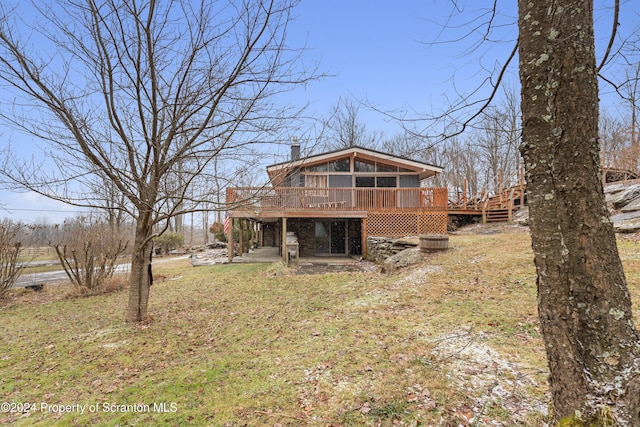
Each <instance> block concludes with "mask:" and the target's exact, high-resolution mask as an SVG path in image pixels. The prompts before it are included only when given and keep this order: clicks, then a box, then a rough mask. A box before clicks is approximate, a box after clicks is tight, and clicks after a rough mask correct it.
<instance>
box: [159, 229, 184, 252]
mask: <svg viewBox="0 0 640 427" xmlns="http://www.w3.org/2000/svg"><path fill="white" fill-rule="evenodd" d="M183 244H184V236H183V235H182V234H180V233H175V232H168V233H163V234H161V235H160V236H158V237H155V238H154V239H153V245H154V246H155V247H156V248H160V249H161V250H162V252H163V253H165V254H168V253H169V252H170V251H172V250H174V249H177V248H179V247H180V246H182V245H183Z"/></svg>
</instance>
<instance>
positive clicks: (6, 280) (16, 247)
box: [0, 218, 26, 299]
mask: <svg viewBox="0 0 640 427" xmlns="http://www.w3.org/2000/svg"><path fill="white" fill-rule="evenodd" d="M25 231H26V227H25V226H24V225H23V224H22V223H19V222H13V221H11V220H10V219H6V218H5V219H3V220H2V221H1V222H0V299H2V298H4V297H5V296H6V295H7V291H8V290H9V288H11V287H13V285H14V283H15V282H16V280H17V279H18V277H19V276H20V273H21V271H22V269H23V268H24V265H25V264H24V263H21V262H20V260H19V257H20V252H21V250H22V239H23V238H24V237H25Z"/></svg>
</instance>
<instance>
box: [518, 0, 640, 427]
mask: <svg viewBox="0 0 640 427" xmlns="http://www.w3.org/2000/svg"><path fill="white" fill-rule="evenodd" d="M518 3H519V28H520V39H519V46H520V47H519V49H520V52H519V53H520V80H521V83H522V116H523V131H522V138H523V143H522V146H521V152H522V155H523V157H524V160H525V167H526V177H527V191H528V201H529V209H530V215H531V237H532V245H533V251H534V255H535V265H536V269H537V275H538V279H537V287H538V310H539V315H540V323H541V330H542V334H543V338H544V342H545V347H546V350H547V359H548V364H549V369H550V371H551V377H550V386H551V392H552V395H553V405H554V408H553V409H554V411H555V412H554V416H555V417H556V420H558V419H560V418H565V417H576V418H583V419H586V420H591V421H594V420H596V421H597V420H602V418H603V417H604V415H603V414H607V413H608V414H611V415H609V417H613V418H614V419H615V420H616V425H633V426H637V425H640V413H639V411H640V408H639V407H638V399H639V396H640V381H639V380H638V378H639V376H638V372H639V371H638V362H637V357H638V355H639V354H640V352H639V350H638V349H639V342H638V333H637V331H636V329H635V327H634V324H633V320H632V317H631V316H632V312H631V301H630V297H629V292H628V289H627V284H626V280H625V276H624V272H623V269H622V264H621V262H620V258H619V255H618V250H617V246H616V239H615V233H614V230H613V226H612V223H611V220H610V219H609V213H608V210H607V207H606V204H605V200H604V192H603V188H602V181H601V178H600V159H599V144H598V87H597V70H596V65H595V53H594V50H595V48H594V35H593V4H592V1H590V0H557V1H555V2H543V1H540V2H532V1H529V0H519V2H518Z"/></svg>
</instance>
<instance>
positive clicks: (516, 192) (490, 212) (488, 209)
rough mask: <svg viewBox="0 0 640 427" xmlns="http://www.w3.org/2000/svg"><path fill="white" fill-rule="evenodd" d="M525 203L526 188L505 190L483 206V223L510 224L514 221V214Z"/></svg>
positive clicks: (490, 198)
mask: <svg viewBox="0 0 640 427" xmlns="http://www.w3.org/2000/svg"><path fill="white" fill-rule="evenodd" d="M524 203H525V188H524V186H522V185H516V186H513V187H509V188H505V189H504V190H502V191H501V192H500V193H499V194H496V195H493V196H491V197H488V198H487V199H486V200H485V202H484V203H483V205H482V222H484V223H488V222H510V221H511V220H512V219H513V213H514V212H515V211H516V210H518V209H519V208H520V206H521V205H524Z"/></svg>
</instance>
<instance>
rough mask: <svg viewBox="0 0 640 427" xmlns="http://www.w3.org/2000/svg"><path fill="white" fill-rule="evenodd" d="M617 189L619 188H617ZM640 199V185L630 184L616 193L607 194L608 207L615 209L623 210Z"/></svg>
mask: <svg viewBox="0 0 640 427" xmlns="http://www.w3.org/2000/svg"><path fill="white" fill-rule="evenodd" d="M615 188H617V187H615ZM639 197H640V183H633V184H628V186H627V187H626V188H625V189H623V190H620V191H616V192H615V193H611V192H608V191H607V192H606V196H605V199H606V201H607V205H608V206H611V207H612V208H613V209H621V208H623V207H624V206H626V205H628V204H629V203H631V202H633V201H634V200H636V199H638V198H639Z"/></svg>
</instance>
